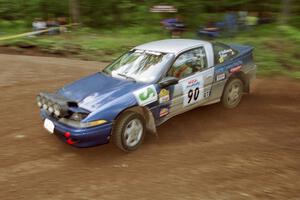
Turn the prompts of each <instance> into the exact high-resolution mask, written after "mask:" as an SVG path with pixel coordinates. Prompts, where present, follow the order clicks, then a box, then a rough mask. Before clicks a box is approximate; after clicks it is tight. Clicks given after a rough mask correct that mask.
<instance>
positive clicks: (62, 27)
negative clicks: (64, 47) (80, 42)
mask: <svg viewBox="0 0 300 200" xmlns="http://www.w3.org/2000/svg"><path fill="white" fill-rule="evenodd" d="M57 22H58V24H59V27H60V32H61V33H65V32H67V31H68V30H67V27H65V25H67V24H68V22H67V18H66V17H58V18H57Z"/></svg>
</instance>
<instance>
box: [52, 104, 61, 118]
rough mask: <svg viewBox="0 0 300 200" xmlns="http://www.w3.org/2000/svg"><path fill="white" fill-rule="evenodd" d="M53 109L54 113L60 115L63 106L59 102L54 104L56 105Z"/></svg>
mask: <svg viewBox="0 0 300 200" xmlns="http://www.w3.org/2000/svg"><path fill="white" fill-rule="evenodd" d="M53 110H54V114H55V115H56V116H59V115H60V114H61V111H60V110H61V108H60V106H59V105H58V104H54V106H53Z"/></svg>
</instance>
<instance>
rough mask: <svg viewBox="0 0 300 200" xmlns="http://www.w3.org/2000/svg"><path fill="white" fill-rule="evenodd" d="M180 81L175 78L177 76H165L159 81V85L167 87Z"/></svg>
mask: <svg viewBox="0 0 300 200" xmlns="http://www.w3.org/2000/svg"><path fill="white" fill-rule="evenodd" d="M177 83H178V78H175V77H165V78H163V79H162V80H161V81H160V82H159V83H158V85H159V86H160V87H161V88H165V87H168V86H170V85H175V84H177Z"/></svg>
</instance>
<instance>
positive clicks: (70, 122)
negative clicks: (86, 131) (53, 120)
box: [59, 118, 107, 128]
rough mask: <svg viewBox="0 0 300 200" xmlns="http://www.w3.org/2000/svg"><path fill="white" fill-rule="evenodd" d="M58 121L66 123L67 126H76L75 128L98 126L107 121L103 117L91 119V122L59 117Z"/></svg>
mask: <svg viewBox="0 0 300 200" xmlns="http://www.w3.org/2000/svg"><path fill="white" fill-rule="evenodd" d="M59 121H60V122H62V123H64V124H67V125H69V126H73V127H76V128H88V127H93V126H99V125H102V124H105V123H107V121H106V120H103V119H101V120H96V121H92V122H85V123H83V122H78V121H74V120H70V119H66V118H61V119H60V120H59Z"/></svg>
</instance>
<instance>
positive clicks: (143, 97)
mask: <svg viewBox="0 0 300 200" xmlns="http://www.w3.org/2000/svg"><path fill="white" fill-rule="evenodd" d="M154 96H155V91H154V90H153V88H150V87H149V88H147V90H146V91H145V92H142V93H141V94H139V98H140V100H141V101H146V100H147V99H149V98H150V97H154Z"/></svg>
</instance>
